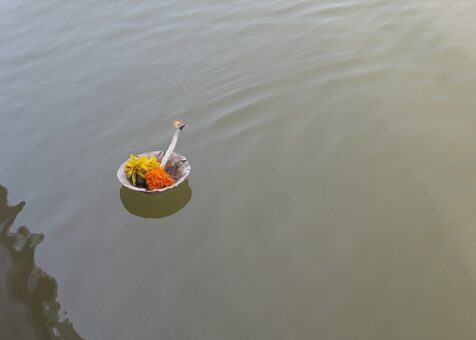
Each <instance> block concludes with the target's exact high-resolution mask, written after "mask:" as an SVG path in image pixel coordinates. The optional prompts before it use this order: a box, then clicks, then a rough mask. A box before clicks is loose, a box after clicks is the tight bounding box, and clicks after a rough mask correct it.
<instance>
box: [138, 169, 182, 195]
mask: <svg viewBox="0 0 476 340" xmlns="http://www.w3.org/2000/svg"><path fill="white" fill-rule="evenodd" d="M145 181H146V183H147V187H148V188H149V189H150V190H154V189H162V188H165V187H169V186H171V185H172V184H174V182H175V181H174V180H173V178H172V177H170V176H169V174H168V173H166V172H165V170H164V169H162V168H161V167H158V168H155V169H152V170H149V171H147V173H146V174H145Z"/></svg>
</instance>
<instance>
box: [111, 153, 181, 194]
mask: <svg viewBox="0 0 476 340" xmlns="http://www.w3.org/2000/svg"><path fill="white" fill-rule="evenodd" d="M164 155H165V152H164V151H152V152H146V153H143V154H140V155H138V156H139V157H140V156H147V157H149V158H150V157H152V156H154V157H157V160H158V161H159V162H160V161H161V160H162V158H163V157H164ZM126 163H127V161H125V162H124V163H122V164H121V166H120V167H119V169H118V170H117V179H118V180H119V182H121V184H122V185H123V186H125V187H126V188H128V189H130V190H133V191H138V192H143V193H144V194H152V195H153V194H160V193H163V192H166V191H170V190H173V189H175V188H177V187H178V186H179V185H180V184H182V183H183V182H184V181H185V180H186V179H187V178H188V175H189V174H190V164H189V163H188V160H187V158H185V157H184V156H182V155H179V154H178V153H175V152H172V154H171V155H170V158H169V160H168V162H167V165H166V166H165V171H166V172H167V173H168V174H169V175H170V177H172V178H173V179H174V181H175V183H174V184H173V185H171V186H169V187H166V188H162V189H154V190H148V189H146V188H140V187H136V186H134V185H133V184H132V182H131V181H130V180H129V179H128V178H127V177H126V172H125V166H126Z"/></svg>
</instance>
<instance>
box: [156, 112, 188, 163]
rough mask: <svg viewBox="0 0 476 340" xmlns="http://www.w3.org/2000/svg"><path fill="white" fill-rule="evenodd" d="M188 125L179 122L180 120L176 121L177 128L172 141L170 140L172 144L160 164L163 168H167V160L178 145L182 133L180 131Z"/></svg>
mask: <svg viewBox="0 0 476 340" xmlns="http://www.w3.org/2000/svg"><path fill="white" fill-rule="evenodd" d="M186 126H187V124H184V123H182V122H179V121H176V122H175V127H176V128H177V129H176V130H175V133H174V136H173V137H172V141H171V142H170V145H169V147H168V148H167V151H166V152H165V155H164V158H162V161H161V162H160V166H161V167H162V169H165V165H166V164H167V162H168V160H169V158H170V155H172V152H173V151H174V149H175V146H176V145H177V141H178V137H179V135H180V131H182V129H183V128H184V127H186Z"/></svg>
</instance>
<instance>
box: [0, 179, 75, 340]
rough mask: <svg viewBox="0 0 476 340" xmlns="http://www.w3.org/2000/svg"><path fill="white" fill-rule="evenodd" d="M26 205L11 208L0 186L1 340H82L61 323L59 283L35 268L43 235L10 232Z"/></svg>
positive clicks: (68, 324) (24, 230)
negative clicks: (58, 294) (37, 250)
mask: <svg viewBox="0 0 476 340" xmlns="http://www.w3.org/2000/svg"><path fill="white" fill-rule="evenodd" d="M24 205H25V202H21V203H19V204H17V205H14V206H8V202H7V189H6V188H5V187H3V186H1V185H0V228H1V229H0V264H1V265H0V305H1V306H2V309H1V311H0V329H1V332H0V335H1V338H2V339H81V337H80V336H79V335H78V334H77V333H76V331H75V330H74V328H73V325H72V323H71V322H70V321H69V320H68V319H65V320H60V318H59V315H58V313H59V311H60V304H59V303H58V302H57V301H56V295H57V289H58V283H57V282H56V280H55V279H54V278H53V277H51V276H49V275H48V274H47V273H45V272H43V271H42V270H41V269H40V268H38V267H37V266H36V265H35V249H36V247H37V245H38V244H39V243H40V242H41V241H42V240H43V237H44V236H43V234H32V233H30V231H29V230H28V228H27V227H25V226H21V227H19V228H18V231H17V232H11V231H10V228H11V227H12V225H13V223H14V222H15V219H16V217H17V216H18V214H19V213H20V212H21V210H22V209H23V207H24Z"/></svg>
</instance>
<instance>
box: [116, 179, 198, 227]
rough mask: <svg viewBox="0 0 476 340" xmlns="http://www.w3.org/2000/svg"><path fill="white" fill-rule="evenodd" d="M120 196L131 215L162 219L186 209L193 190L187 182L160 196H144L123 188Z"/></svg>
mask: <svg viewBox="0 0 476 340" xmlns="http://www.w3.org/2000/svg"><path fill="white" fill-rule="evenodd" d="M119 196H120V197H121V201H122V204H123V205H124V208H126V210H127V211H128V212H130V213H131V214H133V215H136V216H140V217H144V218H162V217H167V216H170V215H173V214H175V213H176V212H178V211H179V210H180V209H182V208H183V207H185V206H186V205H187V203H188V202H189V201H190V199H191V198H192V189H191V188H190V185H189V183H188V180H187V181H185V182H184V183H182V185H180V186H179V187H178V188H177V189H175V190H172V191H170V192H164V193H162V194H159V195H144V194H143V193H140V192H136V191H132V190H129V189H127V188H125V187H121V190H120V191H119Z"/></svg>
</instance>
